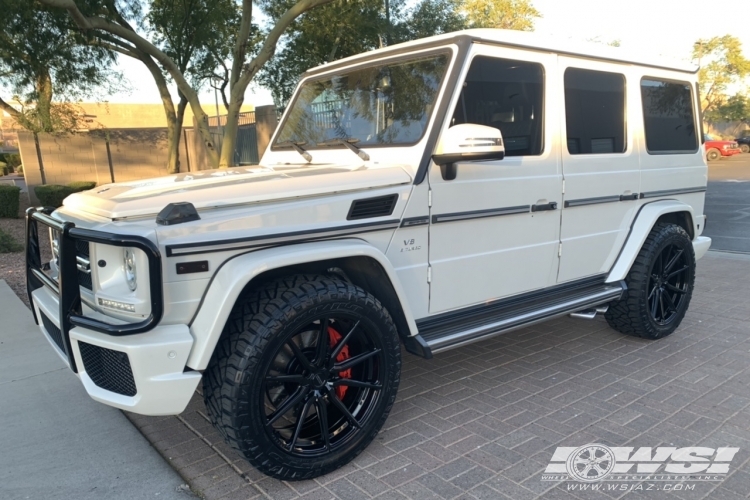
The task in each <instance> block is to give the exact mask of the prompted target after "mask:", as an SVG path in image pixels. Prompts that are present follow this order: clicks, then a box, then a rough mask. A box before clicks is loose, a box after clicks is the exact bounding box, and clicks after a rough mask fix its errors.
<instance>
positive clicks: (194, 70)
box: [147, 0, 239, 172]
mask: <svg viewBox="0 0 750 500" xmlns="http://www.w3.org/2000/svg"><path fill="white" fill-rule="evenodd" d="M147 20H148V25H149V28H150V30H151V40H152V42H153V43H154V44H155V45H156V46H157V47H159V48H160V49H161V50H162V51H163V52H164V53H165V54H166V55H167V56H169V57H170V58H171V59H172V60H173V61H174V62H175V64H176V65H177V68H178V69H179V71H180V72H181V73H182V74H183V75H184V76H185V77H186V79H187V80H188V81H189V82H190V85H191V86H192V87H193V88H195V89H200V88H201V87H202V86H203V85H204V83H205V81H206V80H207V79H209V78H211V77H212V76H213V75H214V72H215V70H216V68H218V67H219V66H222V65H224V61H226V60H227V59H228V58H229V53H230V50H231V45H230V44H231V38H232V33H233V32H235V31H236V29H237V26H238V24H239V11H238V10H237V8H236V6H235V4H234V2H233V1H232V0H153V1H152V2H151V4H150V6H149V12H148V17H147ZM157 86H158V84H157ZM177 93H178V96H179V101H178V102H177V108H176V110H175V111H174V113H173V112H172V111H168V110H166V109H165V111H166V112H167V121H168V123H169V128H168V130H169V133H168V142H169V165H168V167H169V171H170V172H179V170H180V164H179V151H180V137H181V136H182V126H183V121H184V118H185V109H186V108H187V105H188V98H187V96H186V95H185V94H184V93H183V92H182V91H181V90H180V89H179V88H178V92H177ZM167 94H168V91H167ZM166 98H168V99H169V101H170V102H171V100H172V98H171V95H168V96H167V95H165V96H163V98H162V99H166ZM227 104H228V103H227Z"/></svg>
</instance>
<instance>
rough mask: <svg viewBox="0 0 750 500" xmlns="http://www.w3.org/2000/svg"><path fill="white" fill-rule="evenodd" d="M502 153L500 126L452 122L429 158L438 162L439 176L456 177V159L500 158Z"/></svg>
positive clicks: (503, 150)
mask: <svg viewBox="0 0 750 500" xmlns="http://www.w3.org/2000/svg"><path fill="white" fill-rule="evenodd" d="M504 157H505V145H504V144H503V135H502V133H500V130H498V129H496V128H493V127H487V126H485V125H476V124H474V123H464V124H461V125H454V126H452V127H451V128H449V129H448V130H446V132H445V134H443V137H442V138H441V140H440V143H438V146H437V148H436V150H435V154H433V155H432V161H434V162H435V163H436V164H437V165H440V171H441V172H442V174H443V179H445V180H453V179H455V178H456V162H459V161H482V160H485V161H486V160H502V159H503V158H504Z"/></svg>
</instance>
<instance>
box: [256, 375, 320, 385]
mask: <svg viewBox="0 0 750 500" xmlns="http://www.w3.org/2000/svg"><path fill="white" fill-rule="evenodd" d="M265 380H266V382H278V383H280V384H299V385H306V384H307V383H308V382H309V381H308V380H307V379H306V378H305V377H303V376H302V375H270V376H268V377H266V378H265Z"/></svg>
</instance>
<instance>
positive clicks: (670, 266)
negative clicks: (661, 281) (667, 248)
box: [664, 250, 683, 273]
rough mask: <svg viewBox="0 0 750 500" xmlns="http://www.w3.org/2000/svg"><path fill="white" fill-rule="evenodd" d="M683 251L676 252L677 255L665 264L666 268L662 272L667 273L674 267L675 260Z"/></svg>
mask: <svg viewBox="0 0 750 500" xmlns="http://www.w3.org/2000/svg"><path fill="white" fill-rule="evenodd" d="M682 252H683V250H678V251H677V253H676V254H675V255H674V257H672V258H671V259H670V260H669V263H668V264H667V267H665V268H664V272H665V273H668V272H669V271H670V270H671V269H672V268H673V267H674V265H675V264H676V263H677V260H678V259H679V258H680V257H681V256H682Z"/></svg>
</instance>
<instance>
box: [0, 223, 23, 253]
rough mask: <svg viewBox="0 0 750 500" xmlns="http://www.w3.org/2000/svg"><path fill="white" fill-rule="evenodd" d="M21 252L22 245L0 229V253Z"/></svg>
mask: <svg viewBox="0 0 750 500" xmlns="http://www.w3.org/2000/svg"><path fill="white" fill-rule="evenodd" d="M21 250H23V245H21V244H20V243H18V242H17V241H16V240H14V239H13V238H12V237H11V235H9V234H8V233H4V232H3V230H2V229H0V253H11V252H20V251H21Z"/></svg>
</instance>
